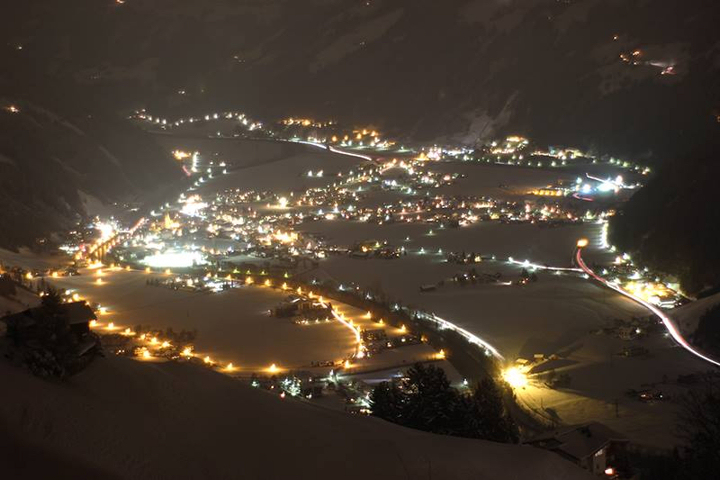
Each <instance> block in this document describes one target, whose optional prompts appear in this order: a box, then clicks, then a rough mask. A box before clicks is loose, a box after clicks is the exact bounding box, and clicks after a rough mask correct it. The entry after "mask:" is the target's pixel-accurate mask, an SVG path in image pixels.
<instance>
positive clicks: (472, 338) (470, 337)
mask: <svg viewBox="0 0 720 480" xmlns="http://www.w3.org/2000/svg"><path fill="white" fill-rule="evenodd" d="M418 315H419V316H421V317H425V318H426V319H427V320H430V321H431V322H435V323H437V324H438V325H439V326H440V328H442V329H447V330H453V331H455V332H457V333H459V334H460V335H462V336H463V337H465V339H466V340H467V341H468V342H470V343H473V344H475V345H478V346H480V347H482V348H484V349H485V350H487V351H488V352H490V353H491V354H492V355H493V356H495V358H497V359H498V360H503V361H504V360H505V357H503V356H502V354H501V353H500V352H498V351H497V349H496V348H495V347H493V346H492V345H490V344H489V343H488V342H486V341H485V340H483V339H482V338H480V337H478V336H477V335H475V334H473V333H471V332H469V331H467V330H465V329H464V328H462V327H459V326H457V325H455V324H454V323H452V322H448V321H447V320H445V319H443V318H440V317H438V316H437V315H435V314H434V313H433V314H430V315H428V314H426V313H423V312H418Z"/></svg>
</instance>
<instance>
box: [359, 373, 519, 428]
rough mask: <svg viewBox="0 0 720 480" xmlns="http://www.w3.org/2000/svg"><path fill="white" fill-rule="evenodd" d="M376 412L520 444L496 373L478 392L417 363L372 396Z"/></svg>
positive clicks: (410, 424) (402, 420)
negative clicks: (466, 392)
mask: <svg viewBox="0 0 720 480" xmlns="http://www.w3.org/2000/svg"><path fill="white" fill-rule="evenodd" d="M370 400H371V403H372V414H373V415H374V416H376V417H380V418H382V419H384V420H388V421H391V422H394V423H398V424H400V425H403V426H406V427H410V428H415V429H418V430H424V431H426V432H433V433H439V434H445V435H454V436H459V437H467V438H482V439H486V440H493V441H497V442H517V439H518V432H517V427H516V426H515V424H514V423H513V421H512V420H511V419H510V417H509V416H508V415H507V412H506V411H505V408H504V406H503V402H502V392H501V391H500V389H499V388H498V386H497V384H496V383H495V382H494V381H493V380H492V378H490V377H486V378H485V379H484V380H483V381H482V382H480V384H478V385H477V387H476V388H475V390H474V392H473V394H472V395H463V394H461V393H460V392H459V391H457V390H456V389H454V388H452V387H451V386H450V382H449V381H448V379H447V377H446V376H445V372H444V371H443V370H442V369H441V368H438V367H435V366H433V365H429V366H424V365H422V364H416V365H414V366H413V367H412V368H410V369H409V370H408V374H407V378H405V379H404V380H402V381H401V382H400V383H396V382H391V383H388V382H383V383H381V384H380V385H378V386H377V387H375V389H374V390H373V392H372V393H371V395H370Z"/></svg>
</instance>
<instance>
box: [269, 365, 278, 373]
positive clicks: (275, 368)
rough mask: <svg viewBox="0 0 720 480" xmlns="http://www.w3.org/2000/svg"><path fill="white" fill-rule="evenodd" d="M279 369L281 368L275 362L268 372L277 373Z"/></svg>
mask: <svg viewBox="0 0 720 480" xmlns="http://www.w3.org/2000/svg"><path fill="white" fill-rule="evenodd" d="M278 371H280V369H279V368H278V366H277V365H275V364H274V363H273V364H272V365H270V366H269V367H268V372H270V373H277V372H278Z"/></svg>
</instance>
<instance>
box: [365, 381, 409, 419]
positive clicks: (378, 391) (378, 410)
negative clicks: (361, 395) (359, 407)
mask: <svg viewBox="0 0 720 480" xmlns="http://www.w3.org/2000/svg"><path fill="white" fill-rule="evenodd" d="M403 400H404V394H403V392H402V390H400V387H399V386H398V384H397V383H396V382H382V383H380V384H379V385H378V386H376V387H375V388H374V389H373V391H372V393H371V394H370V403H371V404H372V414H373V415H374V416H376V417H380V418H382V419H383V420H387V421H389V422H394V423H401V421H402V418H401V417H402V407H403Z"/></svg>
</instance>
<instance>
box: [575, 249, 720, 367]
mask: <svg viewBox="0 0 720 480" xmlns="http://www.w3.org/2000/svg"><path fill="white" fill-rule="evenodd" d="M575 260H576V261H577V264H578V266H579V267H580V268H582V269H583V270H584V271H585V273H587V274H588V275H590V276H591V277H592V278H594V279H595V280H597V281H598V282H600V283H601V284H603V285H604V286H606V287H608V288H610V289H612V290H615V291H616V292H618V293H619V294H621V295H623V296H625V297H627V298H629V299H630V300H633V301H635V302H636V303H639V304H640V305H642V306H643V307H645V308H647V309H648V310H650V311H651V312H652V313H654V314H655V315H657V316H658V317H659V318H660V320H662V322H663V324H664V325H665V328H667V330H668V333H670V336H672V338H673V340H675V342H677V343H678V345H680V346H681V347H683V348H684V349H685V350H687V351H688V352H690V353H692V354H693V355H695V356H696V357H698V358H700V359H702V360H705V361H706V362H708V363H712V364H713V365H715V366H717V367H720V362H718V361H717V360H713V359H712V358H710V357H708V356H706V355H703V354H702V353H700V352H698V351H697V350H695V349H694V348H693V347H692V345H690V343H689V342H688V341H687V340H685V338H684V337H683V336H682V334H681V333H680V331H679V330H678V328H677V326H675V323H673V321H672V319H671V318H670V317H668V316H667V315H666V314H665V312H663V311H662V310H660V309H659V308H658V307H656V306H655V305H653V304H651V303H649V302H646V301H645V300H643V299H642V298H639V297H636V296H635V295H633V294H631V293H629V292H627V291H625V290H624V289H622V288H620V287H618V286H617V285H613V284H612V283H610V282H608V281H607V280H605V279H604V278H602V277H600V276H599V275H597V274H596V273H595V272H594V271H592V270H591V269H590V268H589V267H588V266H587V265H586V264H585V261H584V260H583V258H582V247H578V248H577V252H576V253H575Z"/></svg>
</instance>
